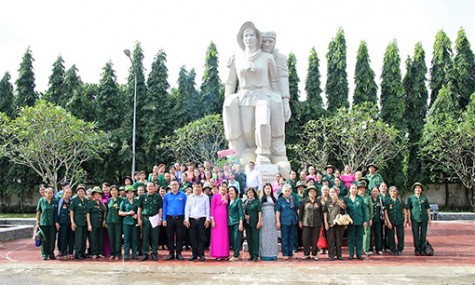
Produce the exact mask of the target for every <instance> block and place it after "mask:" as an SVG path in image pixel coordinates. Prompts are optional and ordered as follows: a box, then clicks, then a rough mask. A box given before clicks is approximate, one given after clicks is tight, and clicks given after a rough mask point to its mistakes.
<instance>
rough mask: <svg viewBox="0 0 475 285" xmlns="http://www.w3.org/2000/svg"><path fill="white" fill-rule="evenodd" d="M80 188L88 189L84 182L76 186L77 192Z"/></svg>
mask: <svg viewBox="0 0 475 285" xmlns="http://www.w3.org/2000/svg"><path fill="white" fill-rule="evenodd" d="M80 189H82V190H84V191H86V185H84V184H79V185H78V187H76V192H77V191H79V190H80Z"/></svg>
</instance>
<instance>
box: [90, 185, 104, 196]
mask: <svg viewBox="0 0 475 285" xmlns="http://www.w3.org/2000/svg"><path fill="white" fill-rule="evenodd" d="M95 193H99V194H101V195H103V194H104V192H102V189H101V187H99V186H94V188H92V191H91V195H94V194H95Z"/></svg>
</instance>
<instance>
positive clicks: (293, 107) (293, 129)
mask: <svg viewBox="0 0 475 285" xmlns="http://www.w3.org/2000/svg"><path fill="white" fill-rule="evenodd" d="M287 66H288V68H289V92H290V100H289V106H290V111H291V112H292V116H291V117H290V120H289V121H288V122H287V123H286V124H285V140H286V142H287V144H293V143H295V142H297V141H298V139H299V138H298V134H299V130H300V127H301V126H302V124H304V120H305V118H302V117H301V112H300V101H299V97H300V91H299V82H300V78H299V76H298V74H297V58H296V56H295V54H293V53H290V54H289V57H288V58H287ZM290 156H291V157H292V156H293V155H292V153H290Z"/></svg>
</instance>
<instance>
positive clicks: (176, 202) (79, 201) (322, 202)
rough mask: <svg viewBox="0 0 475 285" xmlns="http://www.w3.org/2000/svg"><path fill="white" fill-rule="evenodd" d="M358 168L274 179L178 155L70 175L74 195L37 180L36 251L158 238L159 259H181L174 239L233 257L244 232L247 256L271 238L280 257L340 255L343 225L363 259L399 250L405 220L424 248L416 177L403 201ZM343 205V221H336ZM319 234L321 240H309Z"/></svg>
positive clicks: (198, 251) (72, 251)
mask: <svg viewBox="0 0 475 285" xmlns="http://www.w3.org/2000/svg"><path fill="white" fill-rule="evenodd" d="M367 168H368V173H367V174H366V175H365V176H363V174H362V173H361V172H360V171H357V172H356V173H354V174H353V173H352V172H351V168H350V167H349V166H346V167H345V169H344V171H342V172H341V173H340V172H339V171H338V170H337V169H336V168H335V167H334V166H332V165H328V166H327V167H326V168H325V169H324V171H322V173H320V172H318V171H317V170H316V169H315V168H314V167H313V166H310V167H307V166H306V165H303V167H302V170H301V171H300V173H299V175H298V176H297V172H295V171H291V172H290V178H289V179H287V180H285V179H284V178H283V177H282V175H280V174H276V180H275V181H274V182H273V183H265V184H263V183H262V177H261V175H260V172H259V170H257V169H256V168H255V165H254V163H253V162H249V164H248V170H247V171H246V172H244V171H242V166H241V165H239V164H236V165H229V164H227V163H226V164H225V165H224V166H223V167H222V168H219V167H212V165H211V163H209V162H205V163H203V164H199V165H198V166H197V167H196V168H195V165H194V164H193V163H188V164H183V163H182V164H176V165H172V166H171V167H169V168H168V171H167V170H166V167H165V165H163V164H162V165H158V166H155V167H154V168H153V171H152V173H150V174H149V177H148V178H146V175H145V172H143V171H140V172H137V173H136V174H135V177H134V179H132V178H131V177H129V176H126V177H125V179H124V180H123V182H124V186H116V185H110V184H109V183H107V182H105V183H103V184H102V187H98V186H95V187H93V188H90V189H87V187H86V186H85V185H83V184H79V185H78V186H77V187H76V193H75V196H74V197H73V196H72V194H73V193H72V190H71V187H70V186H69V184H68V183H62V185H61V188H62V189H61V191H59V192H58V193H56V194H55V193H54V190H53V189H52V188H51V187H40V194H41V195H42V197H41V198H40V200H39V201H38V206H37V215H36V230H37V231H38V232H39V233H40V236H41V237H42V244H41V256H42V259H43V260H47V259H56V256H55V247H56V245H57V247H58V252H59V254H58V257H59V258H61V259H71V258H75V259H79V260H82V259H84V258H86V256H90V257H92V258H93V259H96V258H103V257H105V256H108V257H109V259H111V260H119V259H120V258H122V257H123V258H124V260H129V259H130V258H132V259H134V260H137V259H139V258H140V259H141V260H142V261H144V260H147V259H149V258H151V259H152V260H158V249H159V246H160V245H161V246H162V249H165V246H166V249H167V250H168V254H167V255H166V257H165V259H166V260H172V259H178V260H183V259H184V257H183V255H182V251H183V249H184V248H186V247H188V246H191V253H192V254H191V257H189V258H188V260H190V261H193V260H200V261H204V260H206V258H205V249H206V248H209V256H210V257H212V258H214V259H216V260H229V261H238V260H240V259H242V258H243V254H242V248H243V246H242V245H243V241H244V240H246V241H247V248H248V252H249V254H248V259H249V260H251V261H257V260H258V259H259V258H260V259H261V260H277V258H278V251H279V250H278V249H279V245H278V242H279V240H280V242H281V251H282V258H283V259H284V260H286V259H290V258H293V256H294V254H295V252H296V251H298V250H300V249H301V248H302V249H303V257H302V259H304V260H307V259H313V260H318V259H319V257H318V254H319V253H326V254H328V258H329V260H336V259H338V260H343V259H344V258H343V255H342V244H343V239H344V236H345V234H346V237H347V242H348V252H349V256H348V258H349V259H350V260H351V259H354V258H355V259H356V258H357V259H363V258H364V257H363V255H366V256H370V255H371V254H373V253H376V254H383V252H384V251H386V252H389V253H391V254H393V255H400V254H401V253H402V251H403V250H404V228H405V227H406V226H407V225H409V226H411V227H412V232H413V237H414V247H415V255H425V245H426V234H427V227H428V225H429V224H430V223H431V219H430V206H429V201H428V199H427V197H425V196H424V195H423V194H422V192H423V186H422V185H421V184H420V183H415V184H414V185H413V186H412V191H413V193H414V194H413V195H411V196H410V197H409V198H408V199H407V202H403V201H402V200H401V199H400V197H399V196H398V189H397V188H396V187H394V186H391V187H389V189H388V186H387V184H386V183H385V182H384V180H383V178H382V177H381V175H380V174H379V173H378V172H377V170H378V167H377V166H376V165H374V164H371V165H368V166H367ZM344 214H348V215H349V217H350V218H351V220H352V223H350V224H349V225H342V224H340V223H338V220H339V219H340V218H341V215H344ZM323 236H324V237H325V238H326V240H327V248H318V247H317V240H318V239H319V238H322V237H323ZM122 248H123V251H122ZM230 249H231V252H230ZM355 253H356V256H355Z"/></svg>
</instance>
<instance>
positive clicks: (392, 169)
mask: <svg viewBox="0 0 475 285" xmlns="http://www.w3.org/2000/svg"><path fill="white" fill-rule="evenodd" d="M400 65H401V59H400V57H399V49H398V47H397V42H396V40H394V41H392V42H391V43H390V44H389V45H388V47H387V48H386V51H385V53H384V62H383V71H382V74H381V79H382V82H381V118H382V120H383V121H384V122H385V123H387V124H389V126H391V127H395V128H397V129H398V130H400V131H402V132H405V131H406V125H405V121H404V106H405V100H404V92H403V91H404V89H403V85H402V78H401V68H400ZM403 161H404V153H403V152H400V153H399V154H398V155H397V156H396V157H395V158H394V159H393V160H392V161H390V162H389V163H388V167H387V168H386V169H387V171H382V173H381V174H382V176H383V178H384V181H385V182H387V183H389V184H391V185H396V186H397V187H398V188H399V189H406V178H405V177H406V176H405V170H404V165H403Z"/></svg>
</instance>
